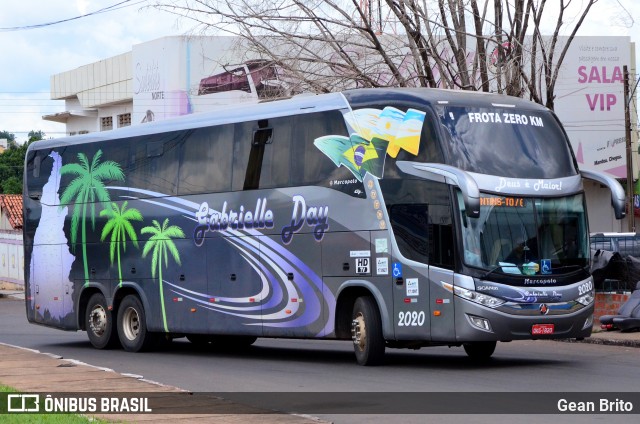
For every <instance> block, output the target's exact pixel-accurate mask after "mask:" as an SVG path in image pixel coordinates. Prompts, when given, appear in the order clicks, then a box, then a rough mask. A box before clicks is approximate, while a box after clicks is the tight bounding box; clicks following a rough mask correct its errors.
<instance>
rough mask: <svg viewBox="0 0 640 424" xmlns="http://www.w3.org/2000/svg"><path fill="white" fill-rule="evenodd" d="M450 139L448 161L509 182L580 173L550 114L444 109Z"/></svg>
mask: <svg viewBox="0 0 640 424" xmlns="http://www.w3.org/2000/svg"><path fill="white" fill-rule="evenodd" d="M438 113H439V116H440V122H441V123H442V127H443V128H444V129H445V131H444V134H445V136H446V137H448V138H449V140H448V142H446V143H443V144H442V146H443V148H444V149H445V151H446V152H447V156H448V157H449V159H448V161H447V163H449V164H450V165H453V166H455V167H457V168H460V169H464V170H465V171H470V172H476V173H479V174H487V175H500V176H502V177H510V178H562V177H568V176H571V175H576V174H577V172H578V171H577V169H576V167H575V164H574V162H573V157H572V154H571V149H570V147H569V143H568V140H567V137H566V136H565V135H564V133H563V132H562V128H561V127H560V125H559V124H558V122H557V121H556V119H555V118H554V117H553V114H552V113H551V112H546V111H530V110H520V109H515V108H498V107H493V108H479V107H461V106H446V107H445V106H442V107H440V108H439V109H438Z"/></svg>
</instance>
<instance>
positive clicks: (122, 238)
mask: <svg viewBox="0 0 640 424" xmlns="http://www.w3.org/2000/svg"><path fill="white" fill-rule="evenodd" d="M127 204H128V202H126V201H125V202H124V203H123V204H122V207H121V208H118V205H117V204H116V203H111V207H110V208H107V209H103V210H102V211H100V216H104V217H107V218H108V219H109V220H108V221H107V223H106V224H105V225H104V228H103V229H102V235H101V237H100V241H104V240H105V239H106V238H107V236H108V235H109V234H111V247H110V249H109V258H110V259H111V264H113V259H114V256H115V255H116V252H117V256H118V280H119V281H120V284H119V287H122V267H121V265H120V247H122V250H123V251H126V250H127V235H128V236H129V238H130V239H131V241H132V242H133V245H134V246H135V247H138V236H137V234H136V232H135V230H134V229H133V225H131V222H130V221H142V214H141V213H140V211H139V210H138V209H134V208H132V209H127Z"/></svg>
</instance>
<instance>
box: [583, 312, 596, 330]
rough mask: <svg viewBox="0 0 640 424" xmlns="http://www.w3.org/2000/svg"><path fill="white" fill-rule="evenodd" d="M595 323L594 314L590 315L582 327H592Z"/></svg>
mask: <svg viewBox="0 0 640 424" xmlns="http://www.w3.org/2000/svg"><path fill="white" fill-rule="evenodd" d="M592 325H593V315H589V318H587V319H586V320H585V322H584V325H583V326H582V329H583V330H584V329H586V328H588V327H591V326H592Z"/></svg>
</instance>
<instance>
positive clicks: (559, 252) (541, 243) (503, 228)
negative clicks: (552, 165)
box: [458, 192, 589, 275]
mask: <svg viewBox="0 0 640 424" xmlns="http://www.w3.org/2000/svg"><path fill="white" fill-rule="evenodd" d="M458 205H459V213H460V219H461V222H462V226H461V228H462V243H463V247H464V262H465V264H466V265H468V266H471V267H476V268H482V269H485V270H490V271H497V272H502V273H505V274H523V275H560V274H564V273H567V272H572V271H575V270H578V269H583V268H585V267H586V266H588V264H589V256H588V255H589V251H588V240H587V237H586V234H587V230H586V228H587V223H586V217H585V208H584V196H583V195H582V194H576V195H573V196H567V197H561V198H529V197H517V196H498V195H493V194H485V193H482V194H481V198H480V217H478V218H469V217H468V216H466V213H465V210H464V203H463V201H462V195H461V193H460V192H458Z"/></svg>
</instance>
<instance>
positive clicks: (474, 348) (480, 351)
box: [462, 342, 497, 361]
mask: <svg viewBox="0 0 640 424" xmlns="http://www.w3.org/2000/svg"><path fill="white" fill-rule="evenodd" d="M496 344H497V343H496V342H471V343H464V344H463V345H462V346H463V347H464V351H465V352H467V356H468V357H469V358H471V359H473V360H476V361H486V360H487V359H489V358H491V355H493V352H494V351H495V350H496Z"/></svg>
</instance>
